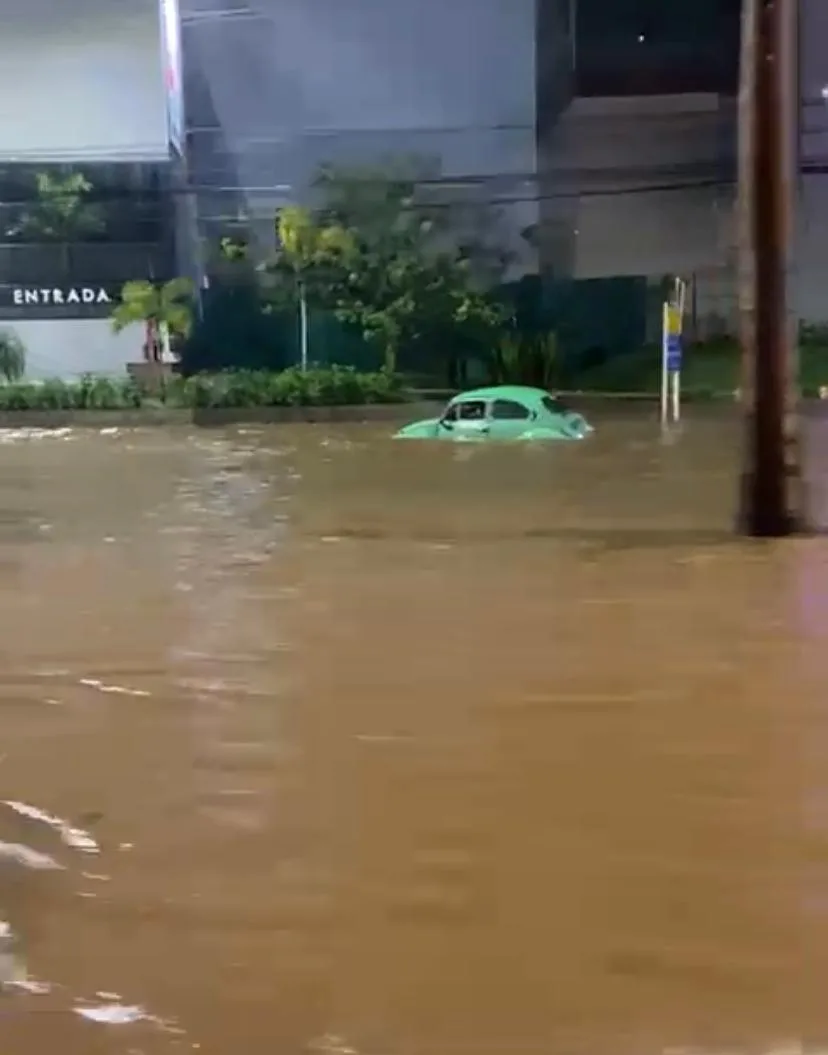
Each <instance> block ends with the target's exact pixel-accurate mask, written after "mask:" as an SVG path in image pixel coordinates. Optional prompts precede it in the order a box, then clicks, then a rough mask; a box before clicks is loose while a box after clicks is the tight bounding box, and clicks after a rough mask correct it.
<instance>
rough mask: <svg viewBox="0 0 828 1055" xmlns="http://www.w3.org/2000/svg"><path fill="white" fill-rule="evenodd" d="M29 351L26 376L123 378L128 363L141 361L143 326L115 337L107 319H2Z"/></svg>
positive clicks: (3, 325)
mask: <svg viewBox="0 0 828 1055" xmlns="http://www.w3.org/2000/svg"><path fill="white" fill-rule="evenodd" d="M0 330H10V331H12V332H14V333H16V334H17V335H18V336H19V337H20V339H21V340H22V342H23V344H24V346H25V348H26V376H27V377H28V378H30V379H33V380H43V379H46V378H62V379H64V380H72V379H76V378H78V377H79V376H80V375H81V374H87V373H88V374H101V375H105V374H109V375H112V376H117V377H124V376H125V372H126V364H127V363H130V362H140V361H141V359H142V351H141V345H142V342H143V336H142V333H141V329H140V327H134V328H132V329H129V330H124V331H123V333H119V334H114V333H113V332H112V327H111V324H110V322H109V320H108V319H24V320H15V321H14V322H5V321H2V320H0Z"/></svg>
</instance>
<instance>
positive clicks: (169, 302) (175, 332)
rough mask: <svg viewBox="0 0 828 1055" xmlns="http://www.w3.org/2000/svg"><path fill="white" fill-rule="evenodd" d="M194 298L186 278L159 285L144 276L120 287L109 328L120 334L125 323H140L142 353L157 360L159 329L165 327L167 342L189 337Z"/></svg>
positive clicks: (159, 352)
mask: <svg viewBox="0 0 828 1055" xmlns="http://www.w3.org/2000/svg"><path fill="white" fill-rule="evenodd" d="M194 297H195V285H194V284H193V282H192V281H191V280H190V279H189V278H174V279H171V280H170V281H169V282H164V283H161V284H159V283H155V282H149V281H148V280H146V279H140V280H138V281H134V282H127V283H125V284H124V286H123V288H122V290H121V299H120V300H119V301H118V303H117V304H116V305H115V307H114V308H113V309H112V314H111V316H110V319H111V322H112V329H113V331H114V332H115V333H120V332H121V331H122V330H125V329H127V327H129V326H136V325H140V326H143V327H144V330H145V333H146V342H145V354H146V355H147V357H148V358H149V359H151V360H158V359H160V358H161V342H162V331H163V330H165V329H166V331H167V333H168V335H169V338H170V341H171V343H172V342H175V341H176V340H183V339H186V338H187V337H189V335H190V333H191V331H192V327H193V300H194Z"/></svg>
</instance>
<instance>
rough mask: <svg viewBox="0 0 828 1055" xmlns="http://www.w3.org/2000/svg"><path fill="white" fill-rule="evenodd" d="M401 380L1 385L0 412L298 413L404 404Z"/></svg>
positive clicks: (318, 376)
mask: <svg viewBox="0 0 828 1055" xmlns="http://www.w3.org/2000/svg"><path fill="white" fill-rule="evenodd" d="M408 398H409V397H408V393H407V390H406V388H405V385H404V383H403V381H402V379H401V378H399V377H398V376H396V375H394V374H389V373H386V372H384V371H380V372H377V373H360V372H358V371H356V370H353V369H350V368H348V367H338V366H333V367H325V368H314V369H311V370H307V371H301V370H299V369H290V370H284V371H282V372H281V373H267V372H264V371H237V372H232V373H223V374H198V375H196V376H194V377H189V378H179V377H173V378H171V379H170V380H169V381H167V382H166V383H165V385H164V387H163V389H162V390H161V391H159V392H154V393H149V392H145V391H144V390H142V389H141V388H140V387H139V386H138V385H137V384H135V382H133V381H132V380H131V379H130V378H114V377H98V376H93V375H87V376H84V377H81V378H79V379H78V380H77V381H62V380H57V379H56V380H49V381H40V382H37V381H28V382H16V383H13V384H6V385H0V411H8V410H129V409H137V408H140V407H146V406H158V405H159V404H161V405H163V406H167V407H180V408H191V407H236V408H239V407H299V406H311V407H313V406H318V407H335V406H352V405H365V404H367V403H403V402H405V401H406V400H407V399H408Z"/></svg>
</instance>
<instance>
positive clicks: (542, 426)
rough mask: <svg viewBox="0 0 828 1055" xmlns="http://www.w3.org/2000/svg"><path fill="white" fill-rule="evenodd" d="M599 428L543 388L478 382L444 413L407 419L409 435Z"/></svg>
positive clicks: (538, 435) (405, 434) (563, 432)
mask: <svg viewBox="0 0 828 1055" xmlns="http://www.w3.org/2000/svg"><path fill="white" fill-rule="evenodd" d="M592 431H593V428H592V426H591V425H589V424H587V422H586V421H585V420H584V418H582V417H581V415H580V414H576V413H575V412H574V411H572V410H570V409H569V408H568V407H567V406H565V405H564V404H563V403H562V402H561V400H560V399H558V398H556V397H555V396H551V395H550V394H549V393H548V392H544V391H543V390H542V389H540V388H524V387H523V386H520V385H501V386H498V387H495V388H476V389H474V390H473V391H471V392H463V393H462V394H461V395H459V396H455V397H454V399H452V400H451V401H450V402H449V404H448V406H447V407H446V409H445V410H444V411H443V414H442V416H441V417H439V418H427V419H426V420H425V421H415V422H413V423H412V424H411V425H406V426H405V427H404V428H402V429H400V431H399V432H398V433H397V435H396V438H397V439H403V440H455V441H461V442H462V441H480V440H582V439H585V437H587V436H588V435H589V434H590V433H591V432H592Z"/></svg>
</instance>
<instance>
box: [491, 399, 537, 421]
mask: <svg viewBox="0 0 828 1055" xmlns="http://www.w3.org/2000/svg"><path fill="white" fill-rule="evenodd" d="M531 416H532V413H531V411H529V410H527V409H526V407H524V406H523V404H522V403H515V401H514V400H513V399H496V400H495V401H494V402H493V403H492V418H493V419H494V420H496V421H524V420H525V419H526V418H531Z"/></svg>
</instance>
